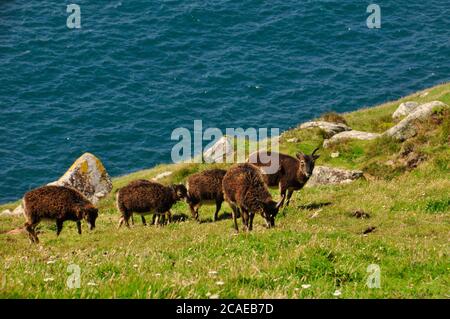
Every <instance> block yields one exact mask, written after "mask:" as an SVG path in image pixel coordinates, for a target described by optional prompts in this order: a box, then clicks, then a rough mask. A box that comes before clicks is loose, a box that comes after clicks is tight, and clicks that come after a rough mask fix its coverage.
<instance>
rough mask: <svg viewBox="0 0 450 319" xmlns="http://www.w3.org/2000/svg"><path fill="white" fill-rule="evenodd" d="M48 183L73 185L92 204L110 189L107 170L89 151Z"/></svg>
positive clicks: (110, 184) (110, 183)
mask: <svg viewBox="0 0 450 319" xmlns="http://www.w3.org/2000/svg"><path fill="white" fill-rule="evenodd" d="M48 185H59V186H69V187H73V188H75V189H77V190H78V191H80V192H81V193H82V194H83V195H85V196H86V197H87V198H88V199H89V200H90V201H91V202H92V203H93V204H94V205H95V204H96V203H97V202H98V201H99V200H100V199H101V198H103V197H105V196H106V195H108V194H109V192H110V191H111V190H112V182H111V178H110V177H109V175H108V172H107V171H106V169H105V167H104V166H103V164H102V162H101V161H100V160H99V159H98V158H97V157H95V156H94V155H93V154H91V153H84V154H83V155H82V156H80V157H79V158H78V159H77V160H76V161H75V162H74V163H73V164H72V166H71V167H70V168H69V169H68V170H67V172H66V173H65V174H64V175H63V176H62V177H61V178H59V179H58V180H57V181H55V182H52V183H49V184H48Z"/></svg>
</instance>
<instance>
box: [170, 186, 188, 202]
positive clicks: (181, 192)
mask: <svg viewBox="0 0 450 319" xmlns="http://www.w3.org/2000/svg"><path fill="white" fill-rule="evenodd" d="M171 188H172V191H173V193H174V198H175V200H180V199H183V198H187V189H186V186H184V185H183V184H176V185H172V186H171Z"/></svg>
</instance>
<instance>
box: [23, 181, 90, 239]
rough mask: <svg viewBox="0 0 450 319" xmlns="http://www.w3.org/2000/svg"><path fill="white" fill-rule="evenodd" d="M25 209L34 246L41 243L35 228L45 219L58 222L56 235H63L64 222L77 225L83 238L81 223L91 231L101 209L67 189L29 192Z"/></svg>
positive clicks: (72, 190) (29, 233)
mask: <svg viewBox="0 0 450 319" xmlns="http://www.w3.org/2000/svg"><path fill="white" fill-rule="evenodd" d="M23 208H24V216H25V218H26V223H25V225H24V227H25V230H26V231H27V232H28V235H29V237H30V240H31V241H32V242H34V243H38V242H39V239H38V237H37V235H36V231H35V228H36V226H37V224H39V222H40V221H41V220H42V219H50V220H56V235H59V234H60V233H61V230H62V227H63V223H64V221H66V220H72V221H75V222H77V228H78V233H79V234H80V235H81V220H82V219H85V220H86V221H87V223H88V224H89V226H90V229H91V230H92V229H94V228H95V220H96V219H97V216H98V209H97V208H95V207H94V205H92V203H91V202H90V201H89V200H88V199H86V197H84V196H83V195H82V194H81V193H80V192H78V191H77V190H75V189H73V188H70V187H65V186H43V187H40V188H37V189H34V190H32V191H29V192H28V193H26V194H25V196H24V198H23Z"/></svg>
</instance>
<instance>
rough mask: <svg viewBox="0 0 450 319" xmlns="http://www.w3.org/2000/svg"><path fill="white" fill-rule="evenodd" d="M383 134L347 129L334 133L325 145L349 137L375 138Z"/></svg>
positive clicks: (324, 142) (358, 138) (360, 138)
mask: <svg viewBox="0 0 450 319" xmlns="http://www.w3.org/2000/svg"><path fill="white" fill-rule="evenodd" d="M380 136H381V134H378V133H368V132H361V131H353V130H352V131H345V132H341V133H338V134H336V135H333V136H332V137H331V138H330V139H327V140H325V141H323V147H325V148H326V147H328V146H330V145H331V144H332V143H336V142H338V141H342V140H347V139H357V140H373V139H376V138H377V137H380Z"/></svg>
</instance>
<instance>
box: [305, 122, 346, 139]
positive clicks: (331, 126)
mask: <svg viewBox="0 0 450 319" xmlns="http://www.w3.org/2000/svg"><path fill="white" fill-rule="evenodd" d="M315 127H318V128H320V129H322V130H324V131H325V132H326V133H327V134H328V135H330V136H332V135H335V134H337V133H340V132H344V131H350V130H351V128H350V127H348V126H347V125H345V124H342V123H332V122H325V121H311V122H306V123H303V124H302V125H300V129H309V128H315Z"/></svg>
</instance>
